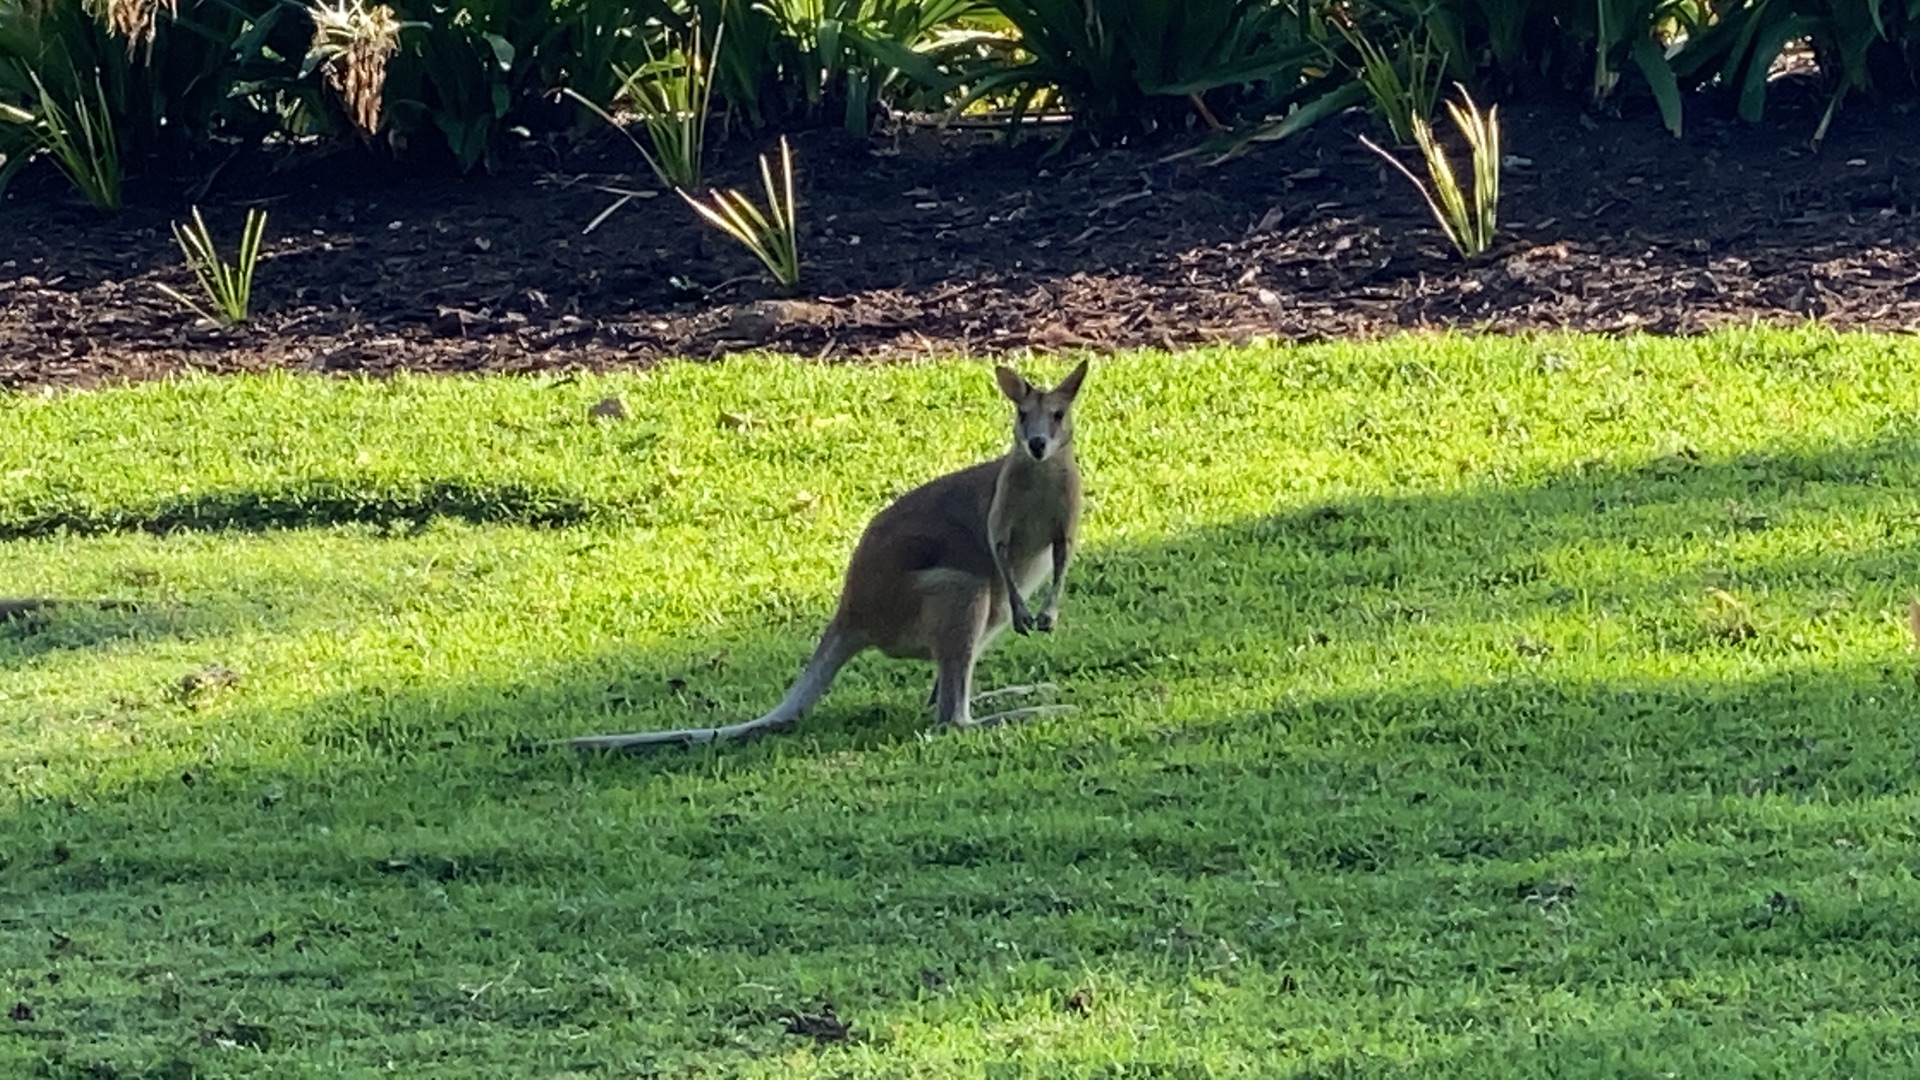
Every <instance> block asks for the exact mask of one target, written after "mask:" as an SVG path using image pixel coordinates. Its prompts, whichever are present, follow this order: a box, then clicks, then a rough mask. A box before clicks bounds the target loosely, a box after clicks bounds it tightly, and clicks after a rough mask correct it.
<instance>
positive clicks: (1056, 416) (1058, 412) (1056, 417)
mask: <svg viewBox="0 0 1920 1080" xmlns="http://www.w3.org/2000/svg"><path fill="white" fill-rule="evenodd" d="M1066 418H1067V410H1065V409H1055V410H1053V422H1054V423H1056V424H1057V423H1059V422H1060V421H1062V420H1065V419H1066Z"/></svg>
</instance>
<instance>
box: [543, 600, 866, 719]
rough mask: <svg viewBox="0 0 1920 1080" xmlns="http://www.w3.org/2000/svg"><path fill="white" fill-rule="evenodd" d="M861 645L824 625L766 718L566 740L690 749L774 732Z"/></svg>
mask: <svg viewBox="0 0 1920 1080" xmlns="http://www.w3.org/2000/svg"><path fill="white" fill-rule="evenodd" d="M863 648H865V646H864V645H862V644H860V643H859V642H857V641H855V640H853V638H851V637H850V636H848V634H847V633H846V631H844V630H842V629H841V628H840V624H839V623H838V622H833V623H829V624H827V630H826V633H824V634H822V635H820V644H818V645H816V646H814V650H813V657H812V658H811V659H809V660H808V661H807V666H806V668H805V669H804V670H802V671H801V672H800V677H799V678H797V679H795V680H794V681H793V685H792V686H791V687H789V688H788V689H787V696H786V697H783V698H781V699H780V704H778V705H775V706H774V707H773V709H772V710H771V711H769V712H768V713H767V714H766V715H765V716H760V717H756V718H754V719H752V720H744V721H742V722H740V723H738V724H727V725H725V726H723V727H704V728H679V729H676V730H673V731H636V732H632V733H629V734H625V735H586V736H582V737H581V738H578V739H568V740H566V743H567V745H569V746H571V747H573V748H574V749H575V750H637V749H645V748H648V747H654V746H668V745H679V746H689V745H692V744H694V743H706V742H720V741H723V740H726V739H738V738H741V737H743V736H747V735H754V734H757V733H759V732H763V731H774V730H777V729H779V728H783V727H788V726H790V725H792V724H794V723H795V722H797V721H798V720H799V719H800V717H801V716H803V715H805V714H806V711H807V710H808V709H811V708H813V706H814V704H815V703H816V702H818V701H819V700H820V698H821V697H823V696H824V695H825V694H826V692H827V687H829V686H832V685H833V678H834V676H835V675H838V674H840V669H841V668H842V667H844V666H846V663H847V661H849V660H851V659H853V658H854V656H855V655H856V654H858V653H859V652H860V650H861V649H863Z"/></svg>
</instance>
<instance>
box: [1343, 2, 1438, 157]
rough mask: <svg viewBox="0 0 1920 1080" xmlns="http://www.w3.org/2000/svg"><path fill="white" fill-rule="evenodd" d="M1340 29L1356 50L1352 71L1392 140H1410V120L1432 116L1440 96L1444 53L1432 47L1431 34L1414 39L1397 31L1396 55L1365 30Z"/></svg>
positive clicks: (1411, 124)
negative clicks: (1356, 65) (1356, 66)
mask: <svg viewBox="0 0 1920 1080" xmlns="http://www.w3.org/2000/svg"><path fill="white" fill-rule="evenodd" d="M1340 33H1341V35H1342V36H1343V37H1345V38H1346V39H1347V42H1348V43H1349V44H1350V45H1352V46H1353V49H1354V51H1355V52H1356V53H1357V54H1359V58H1360V64H1359V69H1358V71H1357V72H1356V73H1355V74H1356V77H1357V78H1358V79H1359V81H1360V84H1361V85H1362V86H1364V87H1366V90H1367V96H1368V97H1369V98H1371V99H1372V101H1373V107H1374V110H1375V111H1376V112H1378V113H1379V114H1380V118H1381V119H1382V120H1384V121H1386V124H1387V129H1388V130H1389V131H1391V132H1392V133H1393V141H1394V142H1396V143H1398V144H1400V145H1401V146H1407V145H1410V144H1411V143H1412V142H1413V121H1414V119H1415V118H1416V117H1418V118H1419V119H1422V120H1425V119H1428V118H1430V117H1431V116H1433V106H1434V103H1435V102H1436V101H1438V100H1439V98H1440V84H1441V82H1442V80H1444V79H1445V78H1446V63H1447V58H1446V56H1445V54H1443V53H1441V52H1439V50H1438V49H1437V48H1435V47H1434V45H1433V42H1432V40H1431V38H1429V39H1428V40H1427V41H1426V42H1424V43H1422V42H1416V41H1415V40H1414V39H1413V38H1412V36H1411V35H1407V34H1401V35H1399V39H1400V40H1399V41H1398V43H1397V46H1398V47H1397V49H1396V52H1397V54H1398V55H1397V56H1389V55H1388V54H1387V52H1386V50H1384V49H1382V48H1381V47H1380V46H1379V45H1378V44H1376V43H1375V42H1374V41H1373V40H1372V39H1371V38H1370V37H1368V36H1367V35H1366V34H1365V33H1362V32H1361V31H1359V30H1357V29H1353V28H1350V27H1347V26H1345V25H1342V26H1341V27H1340Z"/></svg>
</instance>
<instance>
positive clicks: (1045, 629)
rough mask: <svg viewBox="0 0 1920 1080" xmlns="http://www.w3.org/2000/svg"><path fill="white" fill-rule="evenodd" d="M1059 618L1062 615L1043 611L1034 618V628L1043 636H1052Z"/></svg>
mask: <svg viewBox="0 0 1920 1080" xmlns="http://www.w3.org/2000/svg"><path fill="white" fill-rule="evenodd" d="M1059 617H1060V614H1059V613H1058V612H1054V611H1043V612H1041V613H1040V614H1039V615H1036V616H1035V617H1034V620H1033V628H1034V629H1035V630H1038V631H1040V632H1041V633H1043V634H1051V633H1053V624H1054V620H1056V619H1058V618H1059Z"/></svg>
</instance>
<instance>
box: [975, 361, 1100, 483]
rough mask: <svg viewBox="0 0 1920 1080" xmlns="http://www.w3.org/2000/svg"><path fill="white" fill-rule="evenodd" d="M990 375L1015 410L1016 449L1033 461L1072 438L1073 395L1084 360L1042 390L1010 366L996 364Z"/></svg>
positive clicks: (1061, 447)
mask: <svg viewBox="0 0 1920 1080" xmlns="http://www.w3.org/2000/svg"><path fill="white" fill-rule="evenodd" d="M993 377H994V378H995V379H997V380H999V382H1000V392H1001V393H1003V394H1005V395H1007V400H1008V401H1011V402H1013V406H1014V408H1015V409H1017V410H1018V412H1017V413H1016V414H1015V416H1014V418H1013V445H1014V448H1015V450H1016V451H1017V452H1019V453H1023V454H1026V455H1027V456H1029V457H1031V458H1033V460H1035V461H1045V460H1047V459H1048V458H1050V457H1052V456H1053V455H1055V454H1057V453H1059V452H1060V451H1061V450H1064V449H1066V447H1067V446H1068V445H1069V444H1070V443H1072V442H1073V399H1074V396H1075V395H1077V394H1079V393H1080V383H1081V381H1082V380H1084V379H1085V378H1086V377H1087V362H1086V361H1085V360H1082V361H1080V366H1079V367H1077V368H1074V369H1073V371H1072V372H1071V373H1069V374H1068V375H1067V377H1066V378H1064V379H1062V380H1060V385H1059V386H1056V387H1054V388H1053V389H1051V390H1042V389H1040V388H1039V387H1037V386H1035V385H1033V384H1032V383H1030V382H1028V381H1027V380H1025V379H1023V378H1021V377H1020V376H1019V375H1017V374H1015V373H1014V371H1013V369H1012V368H1007V367H996V368H994V369H993Z"/></svg>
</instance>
